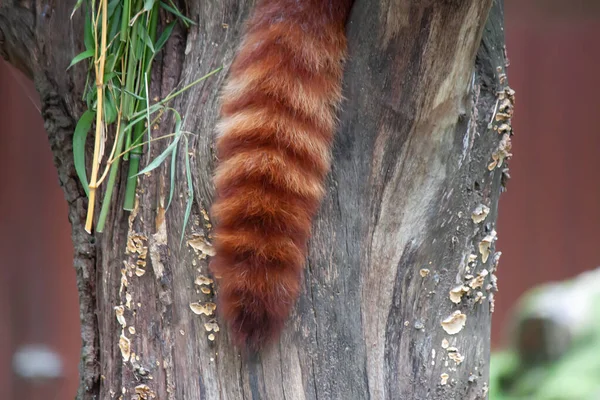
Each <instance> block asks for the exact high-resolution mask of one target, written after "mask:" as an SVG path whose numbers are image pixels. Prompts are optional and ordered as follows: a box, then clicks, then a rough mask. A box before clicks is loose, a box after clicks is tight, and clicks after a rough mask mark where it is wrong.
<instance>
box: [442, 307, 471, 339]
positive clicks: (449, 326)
mask: <svg viewBox="0 0 600 400" xmlns="http://www.w3.org/2000/svg"><path fill="white" fill-rule="evenodd" d="M466 323H467V316H466V315H465V314H463V313H462V312H460V311H459V310H457V311H454V312H453V313H452V315H450V316H449V317H447V318H446V319H444V320H443V321H442V328H443V329H444V331H446V333H447V334H449V335H456V334H457V333H458V332H460V331H461V330H462V329H463V328H464V327H465V324H466Z"/></svg>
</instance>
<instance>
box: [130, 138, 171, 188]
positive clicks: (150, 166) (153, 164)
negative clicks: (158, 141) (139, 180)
mask: <svg viewBox="0 0 600 400" xmlns="http://www.w3.org/2000/svg"><path fill="white" fill-rule="evenodd" d="M178 142H179V137H175V140H173V142H171V144H170V145H169V146H167V148H166V149H165V151H163V152H162V153H160V154H159V155H158V156H157V157H156V158H155V159H154V160H152V162H151V163H150V164H148V165H147V166H146V168H144V169H143V170H141V171H140V172H138V173H137V174H135V175H134V176H132V177H131V178H134V177H136V176H138V175H143V174H145V173H148V172H150V171H152V170H154V169H156V168H157V167H158V166H160V164H162V162H163V161H165V160H166V159H167V157H169V156H170V155H171V154H172V153H173V147H175V146H177V143H178ZM131 178H130V179H131Z"/></svg>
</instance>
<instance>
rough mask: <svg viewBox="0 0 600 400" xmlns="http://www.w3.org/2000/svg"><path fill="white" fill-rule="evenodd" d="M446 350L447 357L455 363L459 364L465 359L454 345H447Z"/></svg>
mask: <svg viewBox="0 0 600 400" xmlns="http://www.w3.org/2000/svg"><path fill="white" fill-rule="evenodd" d="M446 351H448V358H449V359H451V360H452V361H454V362H455V363H456V365H459V364H460V363H462V362H463V361H464V360H465V356H463V355H461V354H460V353H459V352H458V349H457V348H456V347H448V349H446Z"/></svg>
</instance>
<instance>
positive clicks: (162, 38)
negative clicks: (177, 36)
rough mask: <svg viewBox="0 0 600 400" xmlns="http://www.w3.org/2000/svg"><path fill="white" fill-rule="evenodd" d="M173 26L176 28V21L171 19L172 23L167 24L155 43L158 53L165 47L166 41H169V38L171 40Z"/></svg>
mask: <svg viewBox="0 0 600 400" xmlns="http://www.w3.org/2000/svg"><path fill="white" fill-rule="evenodd" d="M173 28H175V21H171V23H170V24H169V25H167V26H166V27H165V29H164V30H163V31H162V33H161V34H160V37H159V38H158V40H157V41H156V44H155V45H154V48H155V49H156V53H158V52H159V51H160V50H161V49H162V48H163V46H164V45H165V43H167V40H169V37H170V36H171V32H173Z"/></svg>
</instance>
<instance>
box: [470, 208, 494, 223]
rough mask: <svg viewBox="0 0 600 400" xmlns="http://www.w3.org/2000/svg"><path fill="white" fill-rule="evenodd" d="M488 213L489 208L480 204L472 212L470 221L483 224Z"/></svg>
mask: <svg viewBox="0 0 600 400" xmlns="http://www.w3.org/2000/svg"><path fill="white" fill-rule="evenodd" d="M489 213H490V208H489V207H487V206H486V205H484V204H480V205H478V206H477V207H475V210H473V213H472V214H471V219H472V220H473V222H475V223H476V224H479V223H480V222H483V221H484V220H485V219H486V218H487V216H488V214H489Z"/></svg>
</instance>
